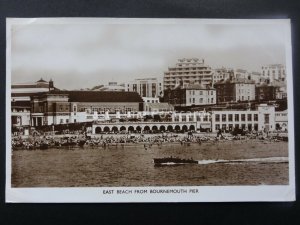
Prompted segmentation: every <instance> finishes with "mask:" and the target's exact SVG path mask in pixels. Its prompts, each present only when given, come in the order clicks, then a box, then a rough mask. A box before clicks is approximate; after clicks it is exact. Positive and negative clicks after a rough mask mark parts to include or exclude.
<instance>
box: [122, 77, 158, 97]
mask: <svg viewBox="0 0 300 225" xmlns="http://www.w3.org/2000/svg"><path fill="white" fill-rule="evenodd" d="M124 89H125V91H133V92H137V93H139V95H140V96H141V97H159V96H162V95H163V79H162V78H156V77H155V78H140V79H135V80H133V81H128V82H125V83H124Z"/></svg>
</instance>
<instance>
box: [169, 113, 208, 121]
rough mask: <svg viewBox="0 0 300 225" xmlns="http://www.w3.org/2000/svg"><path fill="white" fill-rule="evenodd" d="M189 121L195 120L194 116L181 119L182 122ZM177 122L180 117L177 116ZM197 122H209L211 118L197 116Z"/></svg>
mask: <svg viewBox="0 0 300 225" xmlns="http://www.w3.org/2000/svg"><path fill="white" fill-rule="evenodd" d="M187 119H188V121H193V120H194V116H182V117H181V121H182V122H186V121H187ZM174 120H175V122H179V116H176V117H175V118H174ZM196 121H205V122H206V121H209V117H208V116H199V115H197V116H196Z"/></svg>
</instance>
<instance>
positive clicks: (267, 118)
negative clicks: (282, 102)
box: [264, 114, 270, 124]
mask: <svg viewBox="0 0 300 225" xmlns="http://www.w3.org/2000/svg"><path fill="white" fill-rule="evenodd" d="M264 116H265V124H268V123H269V122H270V115H269V114H265V115H264Z"/></svg>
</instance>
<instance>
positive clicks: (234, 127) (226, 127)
mask: <svg viewBox="0 0 300 225" xmlns="http://www.w3.org/2000/svg"><path fill="white" fill-rule="evenodd" d="M219 129H222V130H229V131H232V130H234V129H243V130H246V129H248V130H249V131H251V130H256V131H257V130H258V124H257V123H255V124H254V126H253V127H252V124H248V125H247V126H246V124H241V126H240V125H239V124H234V125H233V124H228V126H226V124H222V126H220V125H219V124H216V125H215V130H219Z"/></svg>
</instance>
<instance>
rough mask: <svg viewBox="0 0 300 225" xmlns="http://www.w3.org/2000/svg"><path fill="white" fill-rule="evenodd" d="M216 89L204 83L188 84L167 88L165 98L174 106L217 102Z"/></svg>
mask: <svg viewBox="0 0 300 225" xmlns="http://www.w3.org/2000/svg"><path fill="white" fill-rule="evenodd" d="M216 98H217V96H216V89H215V88H213V87H211V86H209V85H203V84H188V85H186V86H185V87H182V86H178V87H176V88H174V89H168V90H165V94H164V100H165V101H166V102H168V103H170V104H172V105H173V106H183V107H186V106H197V105H214V104H216Z"/></svg>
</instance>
